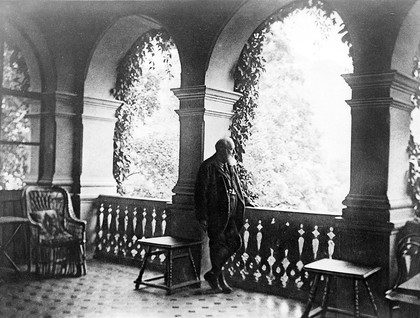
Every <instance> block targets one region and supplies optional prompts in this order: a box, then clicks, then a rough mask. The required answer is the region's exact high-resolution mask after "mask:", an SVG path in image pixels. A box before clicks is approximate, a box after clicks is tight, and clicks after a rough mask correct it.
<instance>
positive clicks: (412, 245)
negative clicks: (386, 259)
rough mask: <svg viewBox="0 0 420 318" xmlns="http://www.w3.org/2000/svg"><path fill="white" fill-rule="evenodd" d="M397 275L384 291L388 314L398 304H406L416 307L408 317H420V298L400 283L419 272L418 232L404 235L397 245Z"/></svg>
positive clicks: (396, 307) (398, 306)
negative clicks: (391, 285)
mask: <svg viewBox="0 0 420 318" xmlns="http://www.w3.org/2000/svg"><path fill="white" fill-rule="evenodd" d="M397 261H398V277H397V280H396V282H395V284H394V287H392V288H391V289H390V290H388V291H387V292H386V293H385V298H386V299H387V300H388V302H389V316H390V317H392V315H393V311H394V310H395V309H399V308H400V304H402V303H403V304H406V305H409V306H411V308H416V313H410V317H415V314H417V317H420V298H419V297H418V295H416V294H411V293H410V292H407V291H406V290H404V289H402V288H401V287H402V284H403V283H404V282H406V281H407V280H409V279H410V278H413V277H414V276H416V275H419V273H420V233H411V234H408V235H406V236H404V237H403V238H402V239H401V240H400V241H399V243H398V246H397Z"/></svg>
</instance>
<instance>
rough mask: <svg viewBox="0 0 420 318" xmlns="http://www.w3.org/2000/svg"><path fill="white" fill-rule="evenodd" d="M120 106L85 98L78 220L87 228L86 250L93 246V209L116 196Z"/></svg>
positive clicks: (80, 132)
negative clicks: (101, 199) (101, 200)
mask: <svg viewBox="0 0 420 318" xmlns="http://www.w3.org/2000/svg"><path fill="white" fill-rule="evenodd" d="M120 104H121V103H120V102H118V101H114V100H105V99H99V98H92V97H84V100H83V114H81V115H80V116H81V127H80V128H79V129H80V131H79V132H78V134H79V136H82V137H81V140H82V145H81V146H82V147H81V149H80V153H81V156H80V158H81V159H80V160H81V162H80V169H81V171H80V172H81V175H80V216H81V218H82V219H83V220H86V221H87V222H88V224H87V236H88V237H87V242H88V246H93V243H94V236H95V226H96V215H95V213H94V212H92V211H93V209H92V207H93V203H94V200H95V199H96V198H97V197H98V196H99V195H100V194H116V193H117V184H116V182H115V179H114V177H113V172H112V167H113V154H114V143H113V142H114V128H115V122H116V117H115V110H116V109H117V108H118V107H119V105H120Z"/></svg>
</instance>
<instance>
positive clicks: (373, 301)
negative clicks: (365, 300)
mask: <svg viewBox="0 0 420 318" xmlns="http://www.w3.org/2000/svg"><path fill="white" fill-rule="evenodd" d="M363 283H364V284H365V287H366V289H367V291H368V294H369V299H370V303H371V304H372V308H373V311H374V313H375V316H376V317H377V318H379V313H378V307H377V306H376V303H375V298H374V297H373V293H372V291H371V289H370V287H369V284H368V282H367V281H366V280H363Z"/></svg>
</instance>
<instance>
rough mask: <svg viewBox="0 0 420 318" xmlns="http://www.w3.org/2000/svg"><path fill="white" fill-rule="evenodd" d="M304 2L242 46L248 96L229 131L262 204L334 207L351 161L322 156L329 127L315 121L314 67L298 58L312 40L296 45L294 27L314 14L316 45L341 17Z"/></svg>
mask: <svg viewBox="0 0 420 318" xmlns="http://www.w3.org/2000/svg"><path fill="white" fill-rule="evenodd" d="M301 5H302V7H300V8H296V7H292V8H290V9H292V10H291V11H285V12H280V13H278V14H276V15H275V16H273V17H272V18H270V19H269V20H268V22H267V24H266V25H263V26H261V27H260V28H259V29H257V31H256V32H255V33H254V34H253V35H252V37H251V38H250V40H249V41H248V43H247V46H246V47H245V48H244V51H243V53H242V56H241V60H240V62H239V64H238V72H237V73H236V74H237V80H236V83H237V84H236V87H237V89H238V90H239V91H240V92H242V93H243V94H244V97H243V98H242V99H241V100H240V101H238V103H237V104H236V105H235V107H234V110H235V117H234V120H233V123H232V127H231V130H232V135H233V137H234V139H236V141H237V147H238V146H239V147H238V148H239V158H238V159H239V161H242V165H243V174H244V175H246V177H247V180H249V182H248V184H247V186H248V187H247V188H246V190H247V192H248V195H249V194H251V195H252V196H253V198H254V200H255V201H256V202H257V203H258V204H259V205H262V206H269V207H277V208H283V209H304V210H329V211H331V210H337V209H341V200H342V199H343V198H344V196H345V193H339V194H338V195H337V192H336V190H337V189H340V190H342V188H343V187H342V185H344V186H345V187H346V186H347V185H348V183H349V177H348V173H349V167H348V165H347V166H346V165H345V164H344V168H345V169H346V170H343V169H342V166H343V163H342V162H341V161H340V160H341V158H340V157H338V158H339V161H340V162H332V161H328V160H326V158H325V157H324V153H323V145H322V144H321V140H322V138H321V137H322V135H323V134H322V133H323V132H322V131H320V130H319V129H318V127H317V126H316V125H315V124H314V123H315V122H316V116H315V114H314V111H313V110H314V109H313V104H314V100H313V97H312V96H311V95H310V94H308V91H310V88H311V87H310V86H309V85H310V81H309V79H310V78H309V76H308V72H307V71H308V68H309V67H308V65H305V63H301V62H299V61H302V59H300V60H298V59H297V58H296V56H297V55H305V54H310V50H309V47H310V46H309V45H306V47H305V46H302V49H301V51H296V45H292V44H293V41H295V40H296V39H295V36H294V35H292V34H291V32H290V31H291V30H292V31H296V26H295V25H294V23H295V22H294V21H296V20H297V19H306V20H310V19H313V20H314V21H315V22H316V23H318V27H317V26H315V27H313V25H311V26H310V27H308V29H307V30H306V32H305V37H306V40H307V41H308V42H307V43H311V41H313V42H314V44H317V41H319V42H322V41H323V38H324V37H328V36H329V35H330V34H331V32H332V31H334V32H336V33H337V34H338V31H337V28H336V27H335V28H334V26H335V22H336V21H335V20H334V19H337V17H335V16H334V13H333V12H331V11H325V10H321V8H320V7H319V6H318V5H320V6H321V7H322V5H321V4H320V3H319V2H317V5H315V6H311V5H310V4H309V5H308V4H305V3H303V4H301ZM306 20H305V21H306ZM311 27H312V28H314V29H318V30H319V31H318V34H317V36H318V37H314V38H312V37H311V36H312V34H311V31H313V30H312V29H311ZM337 39H338V40H339V38H338V37H337ZM339 43H341V41H339ZM347 53H348V48H347ZM312 54H313V53H312ZM298 62H299V63H298ZM343 72H344V71H343ZM337 75H338V76H339V75H340V74H335V76H337ZM341 99H342V100H341V102H343V101H344V98H343V96H341ZM343 104H344V103H343ZM345 106H346V105H344V107H345ZM244 113H246V115H245V114H244ZM348 119H349V113H348ZM348 135H349V132H348ZM341 141H343V140H341ZM344 144H346V143H345V142H344ZM330 147H334V146H333V145H332V146H330ZM347 147H348V148H350V145H349V143H348V142H347ZM345 159H346V160H347V161H349V156H348V157H346V158H345ZM338 163H340V166H338ZM347 190H348V187H346V188H345V191H347Z"/></svg>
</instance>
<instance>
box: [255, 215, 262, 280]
mask: <svg viewBox="0 0 420 318" xmlns="http://www.w3.org/2000/svg"><path fill="white" fill-rule="evenodd" d="M262 228H263V226H262V224H261V220H258V225H257V230H258V232H257V235H256V237H255V239H256V240H257V255H256V256H255V265H256V268H255V272H254V278H255V281H256V282H258V281H259V279H260V277H261V276H262V274H261V272H260V270H259V267H258V265H259V264H260V263H261V256H260V249H261V241H262V237H263V234H262V232H261V230H262Z"/></svg>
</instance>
